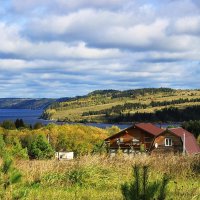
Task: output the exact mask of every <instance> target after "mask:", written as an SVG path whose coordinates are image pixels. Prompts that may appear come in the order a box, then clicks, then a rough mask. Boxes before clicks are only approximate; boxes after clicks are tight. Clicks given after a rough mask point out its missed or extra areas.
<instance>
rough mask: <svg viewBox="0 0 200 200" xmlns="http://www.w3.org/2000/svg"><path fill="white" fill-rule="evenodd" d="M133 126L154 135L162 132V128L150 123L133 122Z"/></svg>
mask: <svg viewBox="0 0 200 200" xmlns="http://www.w3.org/2000/svg"><path fill="white" fill-rule="evenodd" d="M135 126H136V127H137V128H139V129H142V130H143V131H146V132H148V133H150V134H152V135H155V136H157V135H159V134H160V133H162V132H163V129H161V128H158V127H157V126H155V125H153V124H151V123H139V124H135Z"/></svg>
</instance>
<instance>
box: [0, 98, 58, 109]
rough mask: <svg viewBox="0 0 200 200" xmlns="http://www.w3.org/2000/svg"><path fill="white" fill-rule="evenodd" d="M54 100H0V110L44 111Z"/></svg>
mask: <svg viewBox="0 0 200 200" xmlns="http://www.w3.org/2000/svg"><path fill="white" fill-rule="evenodd" d="M55 101H56V99H46V98H42V99H29V98H1V99H0V108H1V109H45V108H46V107H48V106H49V105H50V104H51V103H53V102H55Z"/></svg>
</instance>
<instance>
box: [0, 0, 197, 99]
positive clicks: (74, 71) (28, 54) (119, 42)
mask: <svg viewBox="0 0 200 200" xmlns="http://www.w3.org/2000/svg"><path fill="white" fill-rule="evenodd" d="M199 2H200V1H199V0H162V1H160V0H109V1H108V0H42V1H41V0H26V1H24V0H0V5H1V6H0V97H66V96H76V95H83V94H87V93H88V92H91V91H93V90H97V89H119V90H124V89H134V88H142V87H172V88H199V78H200V68H199V63H200V62H199V61H200V3H199Z"/></svg>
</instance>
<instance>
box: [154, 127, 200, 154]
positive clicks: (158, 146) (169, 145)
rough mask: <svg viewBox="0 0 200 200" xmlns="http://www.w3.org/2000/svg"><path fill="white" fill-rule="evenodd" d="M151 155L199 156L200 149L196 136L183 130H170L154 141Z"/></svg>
mask: <svg viewBox="0 0 200 200" xmlns="http://www.w3.org/2000/svg"><path fill="white" fill-rule="evenodd" d="M150 151H151V154H157V153H173V154H182V153H183V154H198V153H200V147H199V145H198V144H197V141H196V138H195V137H194V135H193V134H192V133H190V132H188V131H187V130H185V129H183V128H180V127H179V128H170V129H166V130H165V131H164V132H162V133H160V134H159V135H157V136H156V137H155V139H154V142H153V144H152V147H151V148H150Z"/></svg>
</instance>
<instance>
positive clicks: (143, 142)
mask: <svg viewBox="0 0 200 200" xmlns="http://www.w3.org/2000/svg"><path fill="white" fill-rule="evenodd" d="M162 132H163V129H161V128H158V127H157V126H155V125H153V124H151V123H138V124H134V125H132V126H131V127H129V128H126V129H124V130H122V131H120V132H119V133H117V134H115V135H112V136H110V137H108V138H106V139H105V144H106V146H107V151H108V153H110V154H111V155H113V154H115V153H116V152H117V151H118V150H119V149H120V150H121V151H122V152H123V153H125V154H131V153H138V152H140V151H141V150H142V151H149V149H150V147H151V146H152V142H153V141H154V138H155V137H156V136H157V135H159V134H160V133H162Z"/></svg>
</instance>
